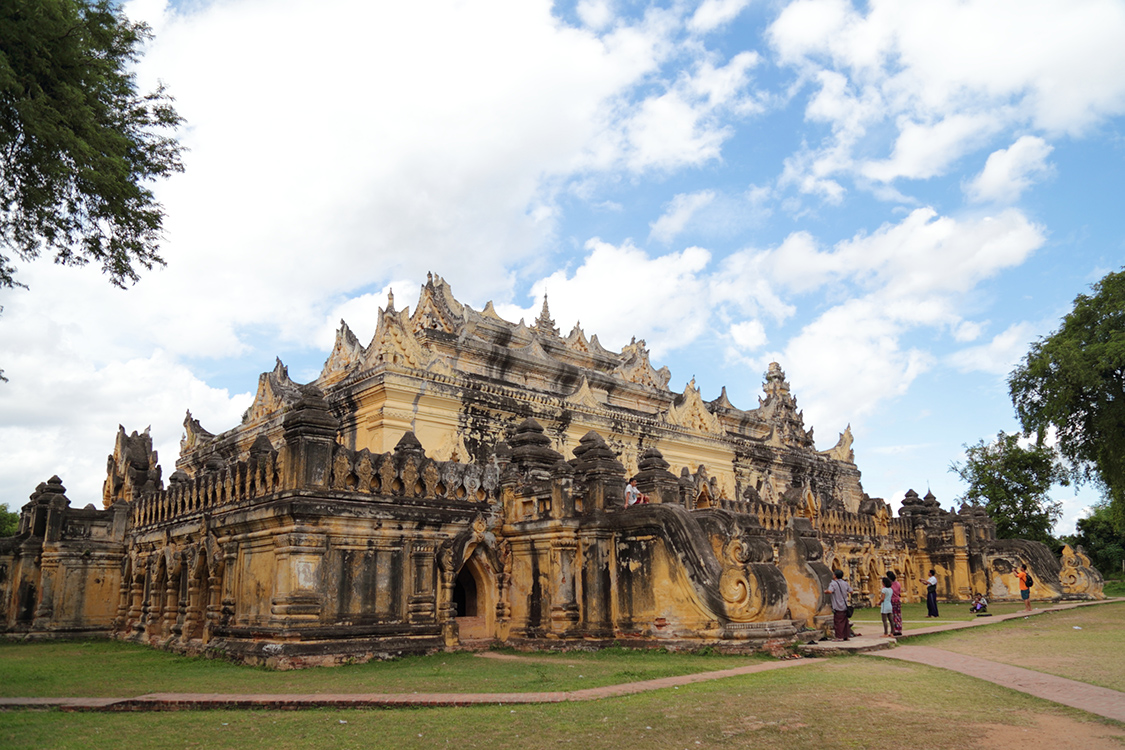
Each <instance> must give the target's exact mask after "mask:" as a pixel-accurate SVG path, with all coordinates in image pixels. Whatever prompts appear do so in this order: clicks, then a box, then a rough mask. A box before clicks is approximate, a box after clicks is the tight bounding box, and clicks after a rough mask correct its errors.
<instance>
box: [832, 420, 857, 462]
mask: <svg viewBox="0 0 1125 750" xmlns="http://www.w3.org/2000/svg"><path fill="white" fill-rule="evenodd" d="M825 455H827V456H828V457H829V458H832V459H835V460H836V461H847V462H848V463H850V464H854V463H855V451H853V450H852V426H851V424H850V423H849V424H848V426H847V427H846V428H845V429H844V431H843V432H841V433H840V439H839V440H838V441H836V445H834V446H832V447H831V448H830V449H828V450H827V451H825Z"/></svg>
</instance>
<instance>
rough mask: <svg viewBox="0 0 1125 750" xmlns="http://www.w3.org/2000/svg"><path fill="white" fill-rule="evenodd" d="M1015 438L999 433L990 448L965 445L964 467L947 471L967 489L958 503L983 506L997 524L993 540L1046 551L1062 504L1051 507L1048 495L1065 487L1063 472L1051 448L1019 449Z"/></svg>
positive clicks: (1055, 503)
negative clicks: (1036, 544)
mask: <svg viewBox="0 0 1125 750" xmlns="http://www.w3.org/2000/svg"><path fill="white" fill-rule="evenodd" d="M1020 438H1021V436H1020V435H1019V434H1015V435H1007V434H1005V433H1003V432H1000V433H999V434H997V436H996V440H995V441H994V442H992V443H986V442H985V441H984V440H981V441H980V442H978V443H977V444H976V445H967V446H965V462H964V463H963V464H959V463H953V464H951V465H950V467H949V470H950V471H952V472H955V473H956V474H957V475H958V476H960V477H961V479H963V480H964V481H965V482H967V483H968V485H969V488H968V490H966V492H965V494H964V495H962V496H961V498H960V499H961V500H963V501H966V502H969V503H972V504H973V505H983V506H984V508H985V510H986V511H988V515H989V516H990V517H991V518H992V520H993V521H995V522H996V536H997V537H998V538H1000V539H1017V538H1018V539H1032V540H1035V541H1040V542H1043V543H1044V544H1048V545H1049V544H1052V543H1053V542H1054V537H1053V536H1052V533H1051V530H1052V528H1053V527H1054V525H1055V521H1057V520H1058V519H1059V516H1061V515H1062V503H1057V502H1052V501H1051V499H1050V497H1048V495H1047V493H1048V492H1049V491H1050V489H1051V487H1052V486H1053V485H1055V484H1063V485H1065V484H1067V482H1068V481H1069V480H1068V478H1067V472H1066V469H1065V467H1064V466H1063V465H1062V464H1061V463H1060V461H1059V459H1058V456H1057V454H1056V453H1055V451H1054V449H1052V448H1051V447H1050V446H1047V445H1043V444H1041V443H1036V444H1033V445H1029V446H1027V447H1024V446H1021V445H1020Z"/></svg>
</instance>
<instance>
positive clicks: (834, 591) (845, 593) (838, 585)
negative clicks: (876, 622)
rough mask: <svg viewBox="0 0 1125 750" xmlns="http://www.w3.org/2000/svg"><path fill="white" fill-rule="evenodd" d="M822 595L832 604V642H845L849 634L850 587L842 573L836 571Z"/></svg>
mask: <svg viewBox="0 0 1125 750" xmlns="http://www.w3.org/2000/svg"><path fill="white" fill-rule="evenodd" d="M824 593H826V594H828V597H829V602H830V603H831V604H832V630H833V633H834V635H835V638H833V639H832V640H834V641H846V640H848V633H849V632H850V630H849V624H848V598H849V597H850V596H851V593H852V587H851V586H849V585H848V582H847V581H845V580H844V571H842V570H837V571H836V577H835V578H834V579H833V580H832V582H831V583H830V584H828V588H826V589H825V590H824Z"/></svg>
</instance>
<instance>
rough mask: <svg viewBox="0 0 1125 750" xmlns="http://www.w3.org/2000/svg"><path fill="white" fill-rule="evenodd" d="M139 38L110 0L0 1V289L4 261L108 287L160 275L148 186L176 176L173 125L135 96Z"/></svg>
mask: <svg viewBox="0 0 1125 750" xmlns="http://www.w3.org/2000/svg"><path fill="white" fill-rule="evenodd" d="M149 36H150V31H149V28H148V26H146V25H145V24H143V23H133V22H131V21H129V19H127V18H126V17H125V16H124V14H123V13H122V12H121V10H120V9H119V7H118V6H117V5H116V4H115V2H113V1H112V0H4V1H3V2H0V288H4V287H8V288H10V287H14V286H22V284H20V283H19V282H18V281H16V278H15V266H14V265H13V261H14V258H13V256H12V255H11V254H10V253H14V256H15V258H20V259H23V260H25V261H29V260H32V259H34V258H36V257H38V256H39V255H40V254H41V253H42V252H43V251H47V252H49V253H50V254H52V255H53V256H54V260H55V262H56V263H61V264H64V265H84V264H86V263H89V262H91V261H92V262H95V263H99V264H100V265H101V267H102V271H103V272H104V273H106V274H107V275H108V276H109V281H110V282H111V283H112V284H114V285H115V286H119V287H124V286H125V284H126V282H134V281H136V280H137V279H138V278H139V277H138V270H139V269H140V268H144V269H151V268H152V267H153V266H154V265H163V263H164V261H163V259H162V258H161V257H160V255H159V253H158V250H159V240H160V239H161V224H162V222H163V209H162V207H161V205H160V204H159V203H158V202H157V201H156V200H155V198H154V196H153V193H152V190H151V189H150V188H149V184H150V183H151V181H152V180H154V179H155V178H162V177H167V176H168V175H170V174H171V173H172V172H179V171H182V169H183V167H182V164H181V161H180V152H181V146H180V145H179V144H178V143H177V141H176V140H175V138H174V137H173V135H170V134H169V133H171V132H173V131H174V129H175V128H176V127H177V126H178V125H179V124H180V122H181V118H180V116H179V115H178V114H177V113H176V111H175V109H174V108H173V107H172V100H171V98H170V97H169V96H167V95H166V94H165V92H164V90H163V88H162V87H158V88H157V89H156V91H154V92H152V93H148V94H141V93H139V92H138V91H137V85H136V80H135V76H134V73H133V72H132V67H133V64H134V63H135V62H136V61H137V60H138V59H139V57H140V54H141V46H142V45H143V43H144V41H145V40H146V39H148V38H149Z"/></svg>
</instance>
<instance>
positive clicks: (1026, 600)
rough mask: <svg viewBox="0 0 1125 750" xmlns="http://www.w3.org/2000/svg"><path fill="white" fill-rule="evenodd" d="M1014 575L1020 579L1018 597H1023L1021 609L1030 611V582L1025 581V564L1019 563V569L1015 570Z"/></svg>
mask: <svg viewBox="0 0 1125 750" xmlns="http://www.w3.org/2000/svg"><path fill="white" fill-rule="evenodd" d="M1016 577H1017V578H1019V579H1020V599H1023V611H1024V612H1030V611H1031V584H1029V583H1028V582H1027V578H1028V576H1027V566H1026V565H1021V566H1020V569H1019V570H1018V571H1017V572H1016Z"/></svg>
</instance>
